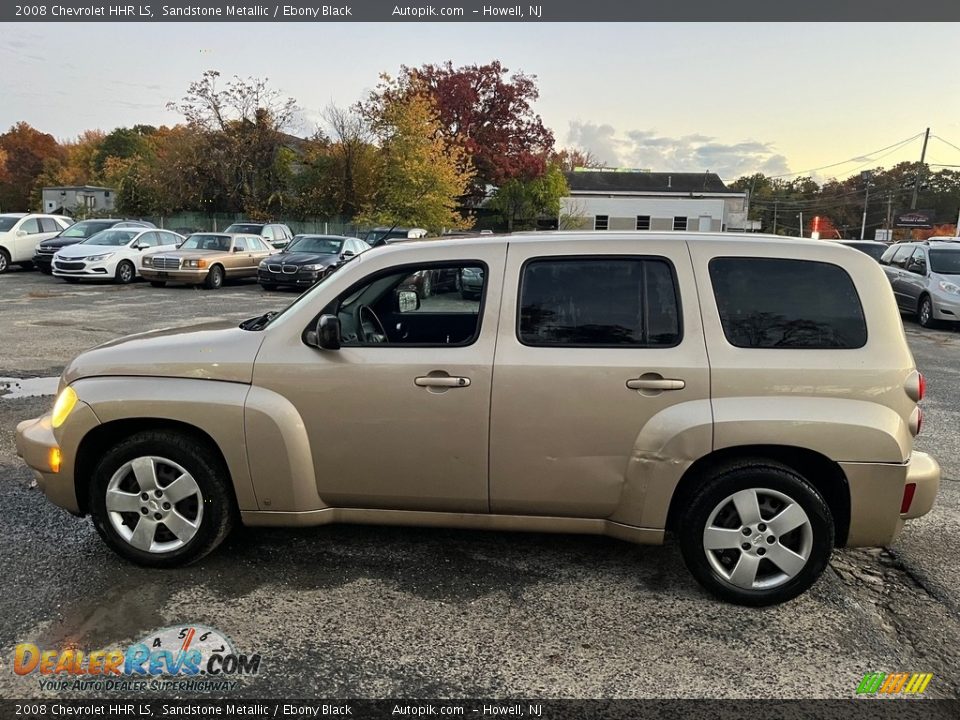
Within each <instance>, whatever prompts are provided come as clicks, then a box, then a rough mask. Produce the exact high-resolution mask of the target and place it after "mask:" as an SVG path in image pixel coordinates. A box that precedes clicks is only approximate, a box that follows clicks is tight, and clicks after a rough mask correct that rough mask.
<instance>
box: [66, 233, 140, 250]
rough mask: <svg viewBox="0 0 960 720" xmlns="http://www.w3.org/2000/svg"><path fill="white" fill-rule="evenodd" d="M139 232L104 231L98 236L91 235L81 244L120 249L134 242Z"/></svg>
mask: <svg viewBox="0 0 960 720" xmlns="http://www.w3.org/2000/svg"><path fill="white" fill-rule="evenodd" d="M139 232H140V231H139V230H104V231H102V232H98V233H97V234H96V235H91V236H90V237H88V238H87V239H86V240H83V241H81V243H80V244H81V245H110V246H112V247H120V246H121V245H126V244H127V243H128V242H130V241H131V240H133V238H134V237H136V236H137V234H138V233H139Z"/></svg>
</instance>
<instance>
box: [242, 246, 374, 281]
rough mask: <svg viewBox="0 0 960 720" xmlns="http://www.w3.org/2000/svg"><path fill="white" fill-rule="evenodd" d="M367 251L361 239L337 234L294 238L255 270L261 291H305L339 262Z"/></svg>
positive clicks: (368, 247) (367, 247) (367, 248)
mask: <svg viewBox="0 0 960 720" xmlns="http://www.w3.org/2000/svg"><path fill="white" fill-rule="evenodd" d="M369 249H370V246H369V245H367V244H366V243H365V242H364V241H363V240H361V239H360V238H353V237H342V236H340V235H297V236H296V237H294V238H293V240H291V241H290V243H289V244H288V245H287V246H286V247H285V248H284V249H283V252H280V253H277V254H275V255H271V256H270V257H268V258H267V259H266V260H264V261H263V262H262V263H260V268H259V269H258V271H257V279H258V280H259V281H260V285H261V286H262V287H263V289H264V290H275V289H276V288H278V287H299V288H308V287H310V286H311V285H313V284H314V283H316V282H317V281H318V280H320V279H321V278H322V277H323V276H324V275H326V274H327V273H328V272H330V271H331V270H333V269H334V268H335V267H337V266H338V265H340V263H342V262H345V261H346V260H349V259H350V258H351V257H354V256H356V255H359V254H360V253H362V252H365V251H367V250H369Z"/></svg>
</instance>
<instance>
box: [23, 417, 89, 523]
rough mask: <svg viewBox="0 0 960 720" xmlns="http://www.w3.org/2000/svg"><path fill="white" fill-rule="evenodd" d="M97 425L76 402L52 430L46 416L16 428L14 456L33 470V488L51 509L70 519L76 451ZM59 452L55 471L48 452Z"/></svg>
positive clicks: (74, 501) (76, 512)
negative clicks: (34, 486)
mask: <svg viewBox="0 0 960 720" xmlns="http://www.w3.org/2000/svg"><path fill="white" fill-rule="evenodd" d="M99 424H100V421H99V420H98V419H97V416H96V415H95V414H94V412H93V410H92V409H91V408H90V406H89V405H87V404H86V403H84V402H82V401H78V402H77V405H76V407H75V408H74V409H73V412H71V413H70V415H69V417H68V418H67V420H66V422H65V423H64V424H63V425H61V426H60V427H59V428H57V429H56V430H54V428H53V425H52V423H51V421H50V413H47V414H46V415H43V416H41V417H38V418H34V419H33V420H24V421H23V422H21V423H18V424H17V431H16V445H17V455H19V456H20V457H21V458H23V460H24V462H25V463H26V464H27V465H28V466H29V467H30V469H31V470H33V473H34V476H35V477H36V480H37V487H39V488H40V490H42V491H43V494H44V495H46V496H47V499H48V500H50V501H51V502H52V503H54V504H55V505H59V506H60V507H62V508H64V509H65V510H67V511H69V512H71V513H73V514H74V515H79V514H80V503H79V502H78V500H77V492H76V485H75V482H74V481H75V477H74V464H75V461H76V458H77V451H78V450H79V448H80V442H81V441H82V440H83V438H84V436H85V435H86V434H87V433H88V432H90V430H92V429H93V428H94V427H96V426H97V425H99ZM53 450H59V452H60V466H59V469H55V468H53V467H51V451H53Z"/></svg>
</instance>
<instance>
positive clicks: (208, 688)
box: [13, 625, 262, 692]
mask: <svg viewBox="0 0 960 720" xmlns="http://www.w3.org/2000/svg"><path fill="white" fill-rule="evenodd" d="M261 669H262V665H261V658H260V655H259V653H255V654H244V653H240V652H237V650H236V648H235V647H234V644H233V642H232V641H231V640H230V639H229V638H228V637H227V636H226V635H224V634H223V633H221V632H220V631H219V630H216V629H214V628H211V627H206V626H203V625H186V626H183V625H174V626H170V627H165V628H161V629H160V630H157V631H156V632H152V633H150V634H148V635H147V636H146V637H144V638H143V639H141V640H139V641H138V642H135V643H133V644H131V645H129V646H128V647H126V648H115V649H106V650H94V651H89V652H88V651H84V650H81V649H79V648H77V647H72V646H68V647H64V648H60V649H44V648H40V647H38V646H37V645H34V644H33V643H20V644H19V645H17V646H16V648H15V649H14V658H13V671H14V672H15V673H16V674H17V675H21V676H30V675H35V676H37V677H38V681H39V684H40V689H41V690H62V691H71V690H88V691H91V690H92V691H101V690H118V691H122V692H130V691H141V690H179V691H190V692H223V691H228V690H233V689H234V688H236V687H237V686H238V685H239V684H240V679H241V678H243V677H250V676H253V675H256V674H258V673H259V672H260V671H261Z"/></svg>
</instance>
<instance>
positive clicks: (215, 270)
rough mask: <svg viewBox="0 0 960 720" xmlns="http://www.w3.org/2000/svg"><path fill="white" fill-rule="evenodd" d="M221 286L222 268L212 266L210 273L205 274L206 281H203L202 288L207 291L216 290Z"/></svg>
mask: <svg viewBox="0 0 960 720" xmlns="http://www.w3.org/2000/svg"><path fill="white" fill-rule="evenodd" d="M221 285H223V268H222V267H220V266H219V265H214V266H213V267H212V268H210V272H209V273H207V279H206V280H205V281H204V283H203V286H204V287H205V288H207V289H208V290H217V289H219V288H220V286H221Z"/></svg>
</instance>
